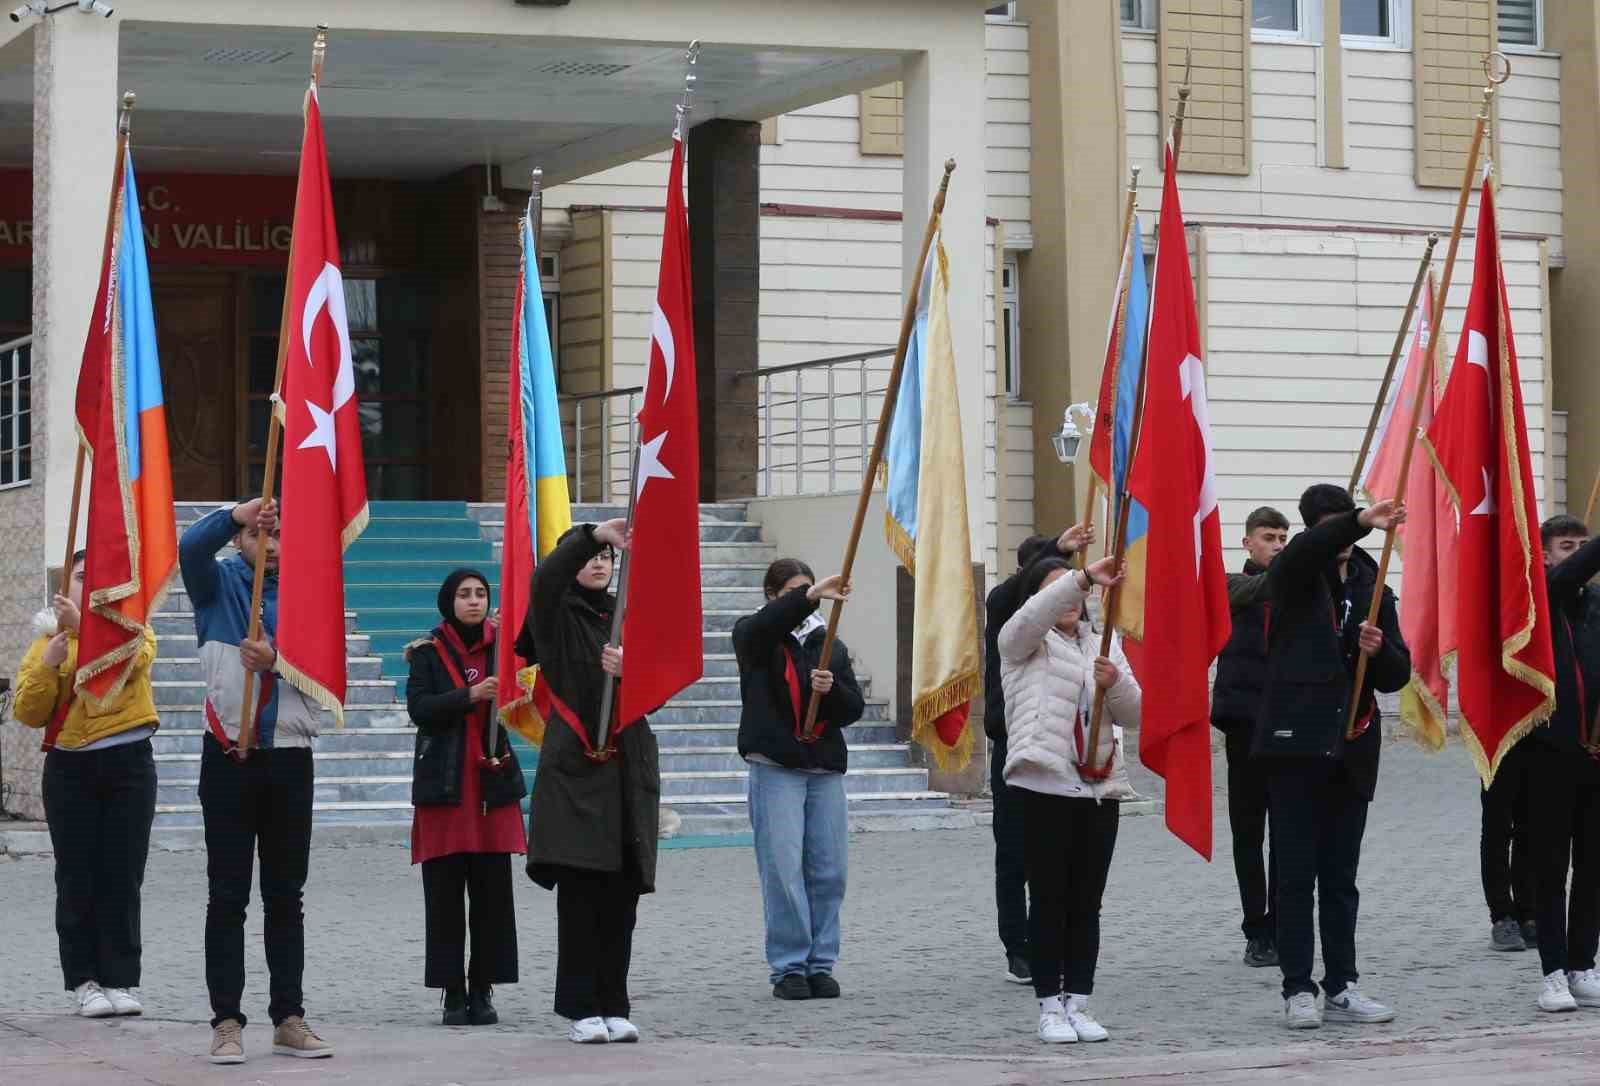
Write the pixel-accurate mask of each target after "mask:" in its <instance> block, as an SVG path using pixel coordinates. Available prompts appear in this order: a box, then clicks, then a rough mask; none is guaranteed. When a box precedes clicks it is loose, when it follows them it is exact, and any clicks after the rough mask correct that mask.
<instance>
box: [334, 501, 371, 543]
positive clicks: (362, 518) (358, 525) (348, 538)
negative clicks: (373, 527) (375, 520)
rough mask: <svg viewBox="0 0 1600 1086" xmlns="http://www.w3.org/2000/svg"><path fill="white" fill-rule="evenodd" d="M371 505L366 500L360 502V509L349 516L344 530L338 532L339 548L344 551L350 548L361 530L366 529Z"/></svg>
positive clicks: (369, 518)
mask: <svg viewBox="0 0 1600 1086" xmlns="http://www.w3.org/2000/svg"><path fill="white" fill-rule="evenodd" d="M371 511H372V506H371V504H369V503H368V502H362V503H361V511H360V512H358V513H357V514H356V515H355V516H353V517H351V518H350V523H349V524H346V525H345V526H344V531H342V532H340V533H339V550H340V552H341V553H342V552H344V551H347V550H349V549H350V544H352V543H354V542H355V541H356V539H357V538H358V537H359V536H360V535H361V533H362V532H364V531H366V530H367V523H368V521H370V520H371V519H372V512H371Z"/></svg>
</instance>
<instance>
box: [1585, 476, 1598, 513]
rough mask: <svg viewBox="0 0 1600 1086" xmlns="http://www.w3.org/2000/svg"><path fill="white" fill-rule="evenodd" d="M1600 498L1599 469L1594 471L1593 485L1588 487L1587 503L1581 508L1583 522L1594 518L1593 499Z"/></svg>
mask: <svg viewBox="0 0 1600 1086" xmlns="http://www.w3.org/2000/svg"><path fill="white" fill-rule="evenodd" d="M1596 498H1600V470H1596V471H1595V473H1594V486H1592V487H1590V488H1589V504H1588V505H1586V506H1584V508H1583V522H1584V523H1585V524H1588V523H1589V522H1590V521H1592V520H1593V519H1594V503H1595V499H1596Z"/></svg>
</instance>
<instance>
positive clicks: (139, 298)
mask: <svg viewBox="0 0 1600 1086" xmlns="http://www.w3.org/2000/svg"><path fill="white" fill-rule="evenodd" d="M132 108H133V96H132V95H129V96H128V97H127V98H125V99H124V101H123V114H122V120H121V123H120V124H119V126H118V127H119V138H118V142H117V154H116V159H115V164H114V168H113V184H112V190H111V207H110V214H109V215H108V217H107V223H106V241H105V251H104V254H103V258H102V262H101V268H100V285H99V291H98V293H97V295H96V298H95V306H94V312H93V314H92V316H91V317H90V321H89V334H88V339H87V340H86V342H85V344H84V349H83V361H82V364H81V366H80V369H79V373H78V389H77V404H76V415H77V419H76V421H77V425H78V430H79V434H80V438H81V443H80V444H79V446H78V449H77V454H78V469H79V471H80V472H81V471H82V469H83V467H84V459H85V457H86V456H92V457H93V467H92V471H91V473H90V475H89V524H88V528H89V530H88V550H87V551H78V552H77V553H76V554H74V555H73V556H72V559H71V560H70V561H69V562H67V563H66V567H65V568H64V569H63V570H62V573H61V576H62V580H63V582H64V584H63V585H62V588H61V591H59V592H58V593H57V594H56V596H55V598H54V601H53V604H52V609H51V610H49V611H44V612H41V614H40V615H39V617H38V618H37V619H36V620H35V621H36V624H37V625H38V627H39V636H38V638H37V639H36V640H35V641H34V643H33V645H32V647H31V648H30V649H29V650H28V653H27V656H26V657H25V659H24V660H23V662H22V667H21V669H20V671H19V673H18V675H17V682H16V703H15V707H14V714H15V716H16V719H17V720H18V721H20V722H22V723H23V724H26V725H28V726H30V727H35V728H43V729H44V743H43V749H44V750H45V751H47V752H48V753H47V754H46V756H45V763H44V777H43V791H44V807H45V818H46V820H47V821H48V823H49V826H50V841H51V845H52V846H53V848H54V852H55V864H56V936H57V939H58V941H59V945H60V952H61V972H62V975H63V980H64V982H65V984H66V988H67V990H68V991H71V992H74V993H75V995H76V997H77V1005H78V1013H79V1014H81V1015H84V1016H85V1017H90V1018H101V1017H105V1016H108V1015H114V1014H115V1015H128V1014H139V1013H141V1010H142V1008H141V1007H140V1005H139V1001H138V1000H137V999H135V998H134V996H133V994H132V992H131V991H130V989H132V988H136V987H138V985H139V969H140V952H141V946H140V890H141V887H142V885H143V883H144V871H145V857H146V855H147V854H148V852H149V848H150V825H151V823H152V821H153V820H154V818H155V803H156V770H155V760H154V754H153V752H152V750H151V744H150V737H151V736H152V735H154V734H155V730H156V726H157V723H158V721H157V716H156V709H155V702H154V698H153V695H152V691H151V686H150V665H151V662H152V661H153V660H154V659H155V655H156V637H155V633H154V631H153V630H152V629H151V628H150V626H149V625H148V622H149V616H150V614H151V612H153V611H154V610H155V609H156V608H157V607H158V606H159V605H160V602H161V599H162V597H163V596H165V594H166V591H167V587H168V585H169V584H170V583H171V580H172V576H173V573H174V570H175V566H176V551H177V547H176V536H177V530H176V527H175V525H174V521H173V515H172V472H171V467H170V465H169V463H168V459H167V428H166V414H165V410H164V408H163V398H162V391H161V367H160V362H159V360H158V358H157V355H156V337H155V313H154V310H153V309H152V307H151V304H150V271H149V267H148V265H147V263H146V257H145V247H144V231H143V224H142V222H141V221H140V216H139V197H138V185H137V183H136V182H135V180H134V173H133V156H132V154H131V153H130V151H129V150H128V129H129V124H130V120H131V110H132ZM76 498H77V495H76V494H75V495H74V501H76ZM76 527H77V525H76V510H74V523H73V530H72V531H71V532H69V535H72V536H75V535H76V534H77V533H76ZM70 542H71V541H70V540H69V545H70Z"/></svg>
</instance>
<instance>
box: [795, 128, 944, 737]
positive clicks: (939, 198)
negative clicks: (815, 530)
mask: <svg viewBox="0 0 1600 1086" xmlns="http://www.w3.org/2000/svg"><path fill="white" fill-rule="evenodd" d="M955 171H956V160H955V159H953V158H947V159H945V161H944V176H943V177H942V178H940V180H939V190H938V191H937V192H936V193H934V195H933V207H932V208H931V209H930V210H929V212H928V225H927V228H926V229H924V230H923V232H922V249H921V251H920V253H919V254H918V256H917V263H916V273H915V274H914V275H913V276H912V277H911V286H910V289H909V290H908V291H907V292H906V305H905V311H904V312H903V313H902V314H901V316H900V339H899V342H898V343H896V344H895V349H894V365H893V366H892V367H891V368H890V370H889V384H888V387H886V388H885V389H884V390H883V406H882V408H880V410H879V411H878V429H877V433H876V434H875V435H874V436H873V439H872V453H871V455H870V456H869V457H868V458H867V465H866V469H865V470H864V471H863V472H862V473H861V496H860V497H859V498H858V499H857V500H856V515H855V520H854V521H852V522H851V524H850V538H849V540H848V541H847V542H846V543H845V548H844V564H843V566H841V567H840V570H839V577H840V579H841V580H842V581H843V583H845V584H847V585H848V584H849V583H850V574H851V573H852V572H853V571H854V570H855V565H856V548H857V547H858V546H860V544H861V529H862V528H863V527H864V526H865V525H866V521H867V506H868V505H869V504H870V503H871V501H872V492H873V490H874V489H875V487H876V483H877V479H878V470H879V469H880V468H881V467H882V466H883V450H884V446H885V445H886V444H887V443H888V440H889V426H890V423H891V422H892V421H893V419H894V409H895V404H896V403H898V402H899V399H900V379H901V377H902V376H903V375H904V373H905V366H906V351H907V349H908V348H909V347H910V344H911V333H912V331H913V329H914V328H915V327H916V323H917V306H918V304H919V303H920V300H921V294H922V278H923V270H924V269H925V268H926V267H927V265H928V253H929V251H930V250H932V248H933V236H934V234H936V233H937V232H938V230H939V219H940V216H942V215H943V214H944V199H945V194H946V193H947V192H949V190H950V175H951V174H953V173H955ZM844 604H845V601H844V600H834V601H833V608H832V610H830V611H829V612H828V632H827V635H826V636H825V637H824V638H823V641H822V653H821V655H820V656H819V657H818V659H819V660H820V661H821V662H822V665H823V666H826V665H827V663H828V661H830V660H831V659H833V643H834V640H835V639H836V638H837V636H838V633H839V618H840V616H841V614H842V613H843V611H844ZM821 705H822V695H820V694H818V693H817V691H816V690H814V689H813V690H812V691H811V698H810V701H809V702H808V703H807V704H806V719H805V723H804V725H803V726H802V728H801V734H800V741H801V742H802V743H811V742H815V741H816V738H817V711H818V709H820V708H821Z"/></svg>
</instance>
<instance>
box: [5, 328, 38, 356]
mask: <svg viewBox="0 0 1600 1086" xmlns="http://www.w3.org/2000/svg"><path fill="white" fill-rule="evenodd" d="M32 343H33V333H32V332H29V333H28V334H27V335H25V336H22V337H21V338H20V339H14V340H12V341H11V342H9V343H0V353H4V352H6V351H11V350H15V349H16V348H18V347H27V346H29V345H30V344H32Z"/></svg>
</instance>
